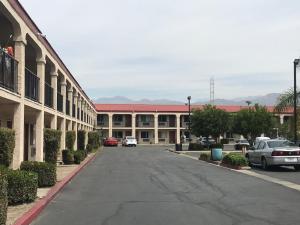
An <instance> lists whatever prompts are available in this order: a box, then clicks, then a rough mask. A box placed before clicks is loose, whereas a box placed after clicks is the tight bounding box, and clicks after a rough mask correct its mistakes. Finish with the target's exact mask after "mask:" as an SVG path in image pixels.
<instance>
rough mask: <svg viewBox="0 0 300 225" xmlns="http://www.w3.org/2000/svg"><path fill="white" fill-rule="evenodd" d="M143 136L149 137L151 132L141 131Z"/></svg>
mask: <svg viewBox="0 0 300 225" xmlns="http://www.w3.org/2000/svg"><path fill="white" fill-rule="evenodd" d="M141 138H144V139H148V138H149V132H148V131H142V132H141Z"/></svg>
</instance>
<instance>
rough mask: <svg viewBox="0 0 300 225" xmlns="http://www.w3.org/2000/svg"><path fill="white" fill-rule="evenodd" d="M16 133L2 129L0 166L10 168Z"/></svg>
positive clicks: (0, 135) (0, 136) (0, 134)
mask: <svg viewBox="0 0 300 225" xmlns="http://www.w3.org/2000/svg"><path fill="white" fill-rule="evenodd" d="M14 148H15V132H14V130H12V129H8V128H0V164H2V165H4V166H6V167H8V166H9V165H10V164H11V162H12V158H13V152H14Z"/></svg>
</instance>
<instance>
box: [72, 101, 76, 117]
mask: <svg viewBox="0 0 300 225" xmlns="http://www.w3.org/2000/svg"><path fill="white" fill-rule="evenodd" d="M72 116H73V117H74V118H75V116H76V105H75V104H73V105H72Z"/></svg>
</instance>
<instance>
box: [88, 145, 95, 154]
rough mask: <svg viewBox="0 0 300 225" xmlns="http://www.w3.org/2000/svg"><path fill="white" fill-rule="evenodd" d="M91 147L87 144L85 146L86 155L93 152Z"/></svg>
mask: <svg viewBox="0 0 300 225" xmlns="http://www.w3.org/2000/svg"><path fill="white" fill-rule="evenodd" d="M93 149H94V148H93V146H92V145H91V144H87V145H86V152H88V153H90V152H92V151H93Z"/></svg>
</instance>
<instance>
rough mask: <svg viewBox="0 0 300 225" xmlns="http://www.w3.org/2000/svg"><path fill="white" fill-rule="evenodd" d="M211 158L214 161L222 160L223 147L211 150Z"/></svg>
mask: <svg viewBox="0 0 300 225" xmlns="http://www.w3.org/2000/svg"><path fill="white" fill-rule="evenodd" d="M211 159H212V160H213V161H221V160H222V148H213V149H212V150H211Z"/></svg>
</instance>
